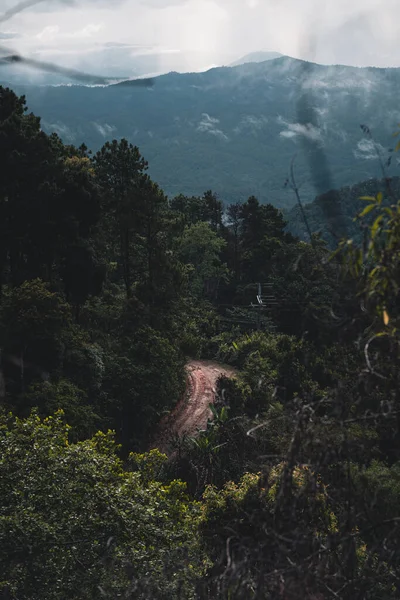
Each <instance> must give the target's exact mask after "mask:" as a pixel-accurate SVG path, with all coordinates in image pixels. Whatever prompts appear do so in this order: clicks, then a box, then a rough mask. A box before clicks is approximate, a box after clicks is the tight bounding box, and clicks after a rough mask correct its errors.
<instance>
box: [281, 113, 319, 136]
mask: <svg viewBox="0 0 400 600" xmlns="http://www.w3.org/2000/svg"><path fill="white" fill-rule="evenodd" d="M278 123H280V124H281V125H285V126H286V129H284V130H283V131H281V132H280V134H279V135H280V136H281V137H283V138H287V139H291V138H297V137H304V138H307V139H309V140H312V141H313V142H321V141H322V134H321V129H320V128H319V127H315V125H312V124H311V123H307V124H306V125H303V124H302V123H290V122H288V121H285V120H284V119H282V118H281V117H280V118H278Z"/></svg>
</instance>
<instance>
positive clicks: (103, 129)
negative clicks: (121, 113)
mask: <svg viewBox="0 0 400 600" xmlns="http://www.w3.org/2000/svg"><path fill="white" fill-rule="evenodd" d="M93 126H94V128H95V129H96V131H98V132H99V133H100V135H102V136H103V137H104V138H107V137H109V136H110V135H112V134H113V133H114V131H116V130H117V128H116V127H114V125H109V124H108V123H104V124H103V125H101V124H100V123H93Z"/></svg>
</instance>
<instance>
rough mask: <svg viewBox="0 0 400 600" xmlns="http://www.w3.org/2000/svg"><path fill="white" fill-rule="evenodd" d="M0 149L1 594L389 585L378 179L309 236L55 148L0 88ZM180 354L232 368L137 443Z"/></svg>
mask: <svg viewBox="0 0 400 600" xmlns="http://www.w3.org/2000/svg"><path fill="white" fill-rule="evenodd" d="M275 64H279V63H275ZM252 68H253V67H252ZM263 68H264V67H260V69H263ZM228 72H229V73H232V71H228ZM209 76H210V75H207V76H204V77H209ZM178 79H179V78H178ZM165 81H171V78H166V80H165ZM155 89H156V88H155ZM75 91H76V90H75ZM78 91H79V93H84V94H95V93H98V90H89V89H83V90H78ZM56 92H57V90H56ZM58 92H59V93H64V92H65V90H58ZM46 93H47V92H46ZM74 93H75V92H74ZM102 93H105V94H111V95H112V94H117V95H118V94H119V93H122V94H124V93H125V92H124V91H123V90H122V91H121V92H119V91H116V89H112V90H109V89H108V90H103V91H102ZM155 93H156V92H155ZM116 97H118V96H116ZM145 97H146V92H143V95H142V96H140V94H139V95H138V96H135V98H142V100H143V99H144V98H145ZM149 97H151V96H149ZM143 102H144V100H143ZM83 106H86V105H85V104H84V105H83ZM65 107H66V106H65V105H64V106H63V107H61V108H65ZM61 108H59V110H61ZM73 108H74V107H73V105H68V110H69V111H71V113H72V111H73ZM85 110H86V109H85ZM115 115H116V118H117V115H118V111H117V110H116V111H115ZM162 118H163V117H162V115H160V120H161V119H162ZM221 118H222V117H221ZM214 137H215V136H214ZM268 152H269V148H268V146H267V145H266V146H265V153H266V154H267V155H268ZM259 158H260V161H261V160H263V157H262V156H261V155H260V157H259ZM0 160H1V165H2V169H1V171H0V481H1V485H0V564H1V571H0V597H1V598H2V600H3V599H4V600H98V599H99V598H106V599H109V600H114V599H116V598H121V599H124V600H277V599H283V600H292V599H296V600H305V599H306V600H330V599H332V600H334V599H337V598H340V599H343V600H354V599H356V598H359V599H366V600H377V599H379V600H396V599H398V598H399V596H400V584H399V582H400V543H399V542H400V535H399V534H400V514H399V506H400V485H399V481H400V419H399V415H400V395H399V394H400V392H399V390H400V344H399V326H400V312H399V311H400V303H399V289H400V259H399V257H400V203H399V202H397V200H396V199H395V196H394V192H393V193H392V189H391V188H389V187H386V191H385V190H382V192H379V191H378V193H376V194H375V188H374V189H373V190H371V191H372V193H371V194H370V195H369V197H367V198H364V200H362V203H363V208H362V212H361V215H360V217H359V218H360V219H364V218H365V217H368V218H369V219H370V221H367V222H366V223H365V235H364V236H363V241H362V242H363V243H362V244H358V243H357V242H356V240H354V241H351V240H348V239H343V240H342V241H340V242H339V243H338V245H337V249H336V252H335V253H334V254H332V253H331V252H330V251H329V249H328V248H327V244H326V242H325V241H324V240H323V239H321V237H320V236H319V235H314V236H313V237H312V240H311V241H310V243H307V242H305V241H303V240H300V239H299V238H297V237H295V236H294V235H293V234H292V233H290V232H288V230H287V223H286V221H285V219H284V217H283V214H282V213H281V212H280V211H279V210H278V209H277V208H276V207H274V206H273V205H272V204H270V203H261V202H260V200H259V199H257V198H256V197H255V196H252V195H249V196H248V197H246V198H245V200H244V201H243V202H242V203H235V204H230V205H227V206H224V205H223V204H222V202H221V201H220V199H219V198H218V197H217V195H216V194H215V193H214V192H213V191H212V190H208V191H204V192H203V193H202V194H200V195H195V196H192V195H184V194H179V195H176V196H174V197H172V198H170V199H168V198H167V196H166V195H165V194H164V192H163V190H162V188H161V187H159V185H157V184H156V183H155V182H154V181H153V179H151V178H150V177H149V175H148V172H149V171H150V169H149V171H148V170H147V169H148V164H147V162H146V160H145V159H144V157H143V156H142V154H141V151H140V150H139V148H138V147H137V146H133V145H132V144H130V143H129V141H128V140H126V139H121V140H117V139H115V140H113V141H111V142H107V143H105V144H104V145H103V146H102V147H101V148H100V149H99V150H98V152H96V153H94V154H92V155H91V154H89V153H88V151H87V148H86V147H85V146H80V147H76V146H73V145H66V144H64V143H63V142H62V141H61V139H60V138H59V137H58V136H57V135H56V134H52V135H48V134H46V133H45V132H44V131H42V129H41V123H40V119H39V117H36V116H35V115H34V114H33V113H30V112H29V111H28V110H27V108H26V100H25V98H23V97H18V95H16V94H15V93H14V92H13V91H11V90H10V89H6V88H3V87H0ZM181 167H182V165H180V164H178V163H177V164H176V165H175V173H176V174H178V173H179V172H180V168H181ZM230 172H231V174H234V169H232V170H231V171H230ZM266 173H268V172H266ZM300 175H301V171H300ZM221 176H222V171H221ZM374 185H375V184H374ZM204 189H205V190H207V187H205V188H204ZM362 189H364V187H362ZM266 190H267V192H269V188H268V187H267V188H266ZM328 200H329V198H328ZM322 201H323V200H321V199H320V200H319V202H322ZM331 208H332V207H329V202H328V205H327V206H324V207H323V209H324V210H325V211H326V212H327V214H328V213H329V210H330V209H331ZM329 214H331V216H332V227H333V228H335V229H336V231H339V230H338V229H337V221H336V220H335V219H336V218H337V216H338V215H337V213H336V214H332V213H329ZM339 216H340V215H339ZM196 359H206V360H210V361H218V363H224V364H225V365H228V368H227V369H226V371H224V372H225V373H226V374H228V375H229V374H230V373H232V372H233V371H234V372H235V377H234V378H232V379H231V378H228V377H220V378H219V379H218V380H217V382H216V389H215V392H214V390H208V392H210V393H209V395H210V397H211V392H212V395H214V393H215V395H216V401H215V404H214V405H213V406H212V419H209V420H208V422H207V423H205V424H204V426H203V428H202V429H201V430H198V431H193V430H190V433H189V435H182V436H176V437H175V439H172V440H171V441H170V442H169V445H170V447H169V448H168V454H169V458H167V456H166V455H165V454H162V453H161V452H160V450H159V449H157V448H155V449H154V448H153V449H152V450H151V451H149V448H151V446H152V441H153V440H154V439H155V434H156V432H157V431H159V424H160V422H162V423H165V419H166V418H168V415H170V413H171V411H173V409H174V407H175V406H176V404H177V403H178V402H179V401H182V398H184V396H183V394H184V391H185V384H186V381H185V365H186V364H187V362H188V361H189V362H190V364H192V365H193V364H194V363H195V361H196ZM212 364H213V365H214V363H212ZM209 387H210V386H209ZM210 410H211V409H210ZM178 412H179V411H178ZM172 414H174V413H173V412H172ZM175 414H176V412H175Z"/></svg>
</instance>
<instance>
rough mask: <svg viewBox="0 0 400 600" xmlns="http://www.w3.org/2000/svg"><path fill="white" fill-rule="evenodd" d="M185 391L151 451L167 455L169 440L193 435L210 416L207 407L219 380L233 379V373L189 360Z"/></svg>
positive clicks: (161, 425) (198, 361)
mask: <svg viewBox="0 0 400 600" xmlns="http://www.w3.org/2000/svg"><path fill="white" fill-rule="evenodd" d="M186 370H187V387H186V393H185V395H184V397H183V398H182V399H181V400H180V401H179V402H178V404H177V405H176V406H175V408H174V409H173V410H172V412H171V413H169V415H167V416H166V417H164V419H162V421H161V423H160V425H159V428H158V432H157V434H156V436H155V439H154V441H153V443H152V445H151V446H152V447H153V448H159V449H160V450H161V451H162V452H166V453H167V454H170V452H171V440H174V439H176V438H177V437H183V436H184V435H188V436H193V435H196V432H197V430H198V429H204V428H205V427H206V425H207V420H208V418H210V417H211V416H212V413H211V410H210V407H209V405H210V404H212V403H213V402H214V400H215V386H216V382H217V379H218V377H220V375H225V376H226V377H233V375H234V374H235V371H234V369H232V368H231V367H227V366H225V365H220V364H218V363H216V362H212V361H209V360H191V361H190V362H188V364H187V365H186Z"/></svg>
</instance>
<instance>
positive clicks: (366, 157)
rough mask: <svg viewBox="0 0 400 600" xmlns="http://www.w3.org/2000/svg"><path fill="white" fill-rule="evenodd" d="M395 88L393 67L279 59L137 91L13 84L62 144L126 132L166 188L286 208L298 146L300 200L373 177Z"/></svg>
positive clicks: (160, 80)
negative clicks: (251, 199) (365, 127)
mask: <svg viewBox="0 0 400 600" xmlns="http://www.w3.org/2000/svg"><path fill="white" fill-rule="evenodd" d="M399 86H400V69H377V68H364V69H362V68H355V67H345V66H322V65H317V64H313V63H307V62H304V61H300V60H296V59H292V58H288V57H282V58H278V59H275V60H270V61H266V62H262V63H248V64H244V65H240V66H237V67H220V68H215V69H211V70H209V71H207V72H203V73H185V74H178V73H169V74H167V75H162V76H160V77H157V78H156V79H155V80H154V86H153V87H151V88H143V89H138V88H132V87H129V85H128V86H127V85H112V86H108V87H85V86H78V85H70V86H59V87H46V86H34V85H17V86H13V87H14V89H15V91H16V92H17V93H20V94H21V93H24V94H26V96H27V101H28V105H29V108H30V109H31V110H32V111H33V112H35V113H36V114H39V115H41V116H42V127H43V129H44V130H46V131H48V132H50V131H56V132H57V133H58V134H59V135H60V136H61V137H62V139H63V140H64V142H68V143H73V144H76V145H79V144H81V143H82V142H85V143H86V144H87V145H88V146H89V147H90V148H92V149H93V150H96V149H98V148H99V147H100V146H101V145H102V144H103V143H104V142H105V141H106V140H109V139H112V138H121V137H126V138H127V139H128V140H129V141H131V142H132V143H133V144H136V145H138V146H139V148H140V150H141V152H142V154H143V155H144V157H145V158H146V159H147V160H148V161H149V163H150V168H149V173H150V175H151V176H152V177H153V178H154V179H155V180H156V181H158V183H159V184H160V185H161V186H162V187H163V189H164V190H165V191H166V192H167V193H168V194H169V195H176V194H178V193H184V194H188V195H192V194H201V193H203V192H204V191H205V190H207V189H212V190H213V191H215V192H217V193H218V194H219V195H220V196H221V198H222V199H223V200H224V201H226V202H235V201H237V200H243V199H247V197H248V196H250V195H255V196H257V197H258V198H259V199H260V200H261V201H263V202H271V203H272V204H274V205H276V206H279V207H286V208H290V207H291V206H293V204H294V203H295V195H294V193H293V192H292V191H291V190H290V187H289V188H286V189H284V183H285V180H286V178H287V176H288V173H289V169H290V164H291V161H292V159H293V156H294V155H296V162H295V175H296V182H297V184H298V186H299V187H300V193H301V197H302V199H303V201H304V202H311V201H312V200H313V199H314V198H315V196H316V195H320V194H323V193H325V192H327V191H329V190H331V189H335V188H339V187H342V186H346V185H354V184H355V183H356V182H358V181H363V180H365V179H367V178H372V177H377V176H379V175H380V169H379V164H378V161H377V160H376V150H377V149H378V151H379V152H380V153H381V154H382V156H384V154H385V148H387V147H388V145H390V144H392V134H393V132H394V130H395V129H396V128H397V123H399V122H400V110H399V107H398V94H397V91H398V89H399ZM361 124H365V125H368V126H369V127H370V128H371V131H372V132H373V134H374V140H372V139H371V138H370V136H369V134H368V132H367V130H364V131H362V130H361V128H360V125H361ZM396 166H397V161H396V160H393V163H392V167H391V168H392V169H393V168H396Z"/></svg>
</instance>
